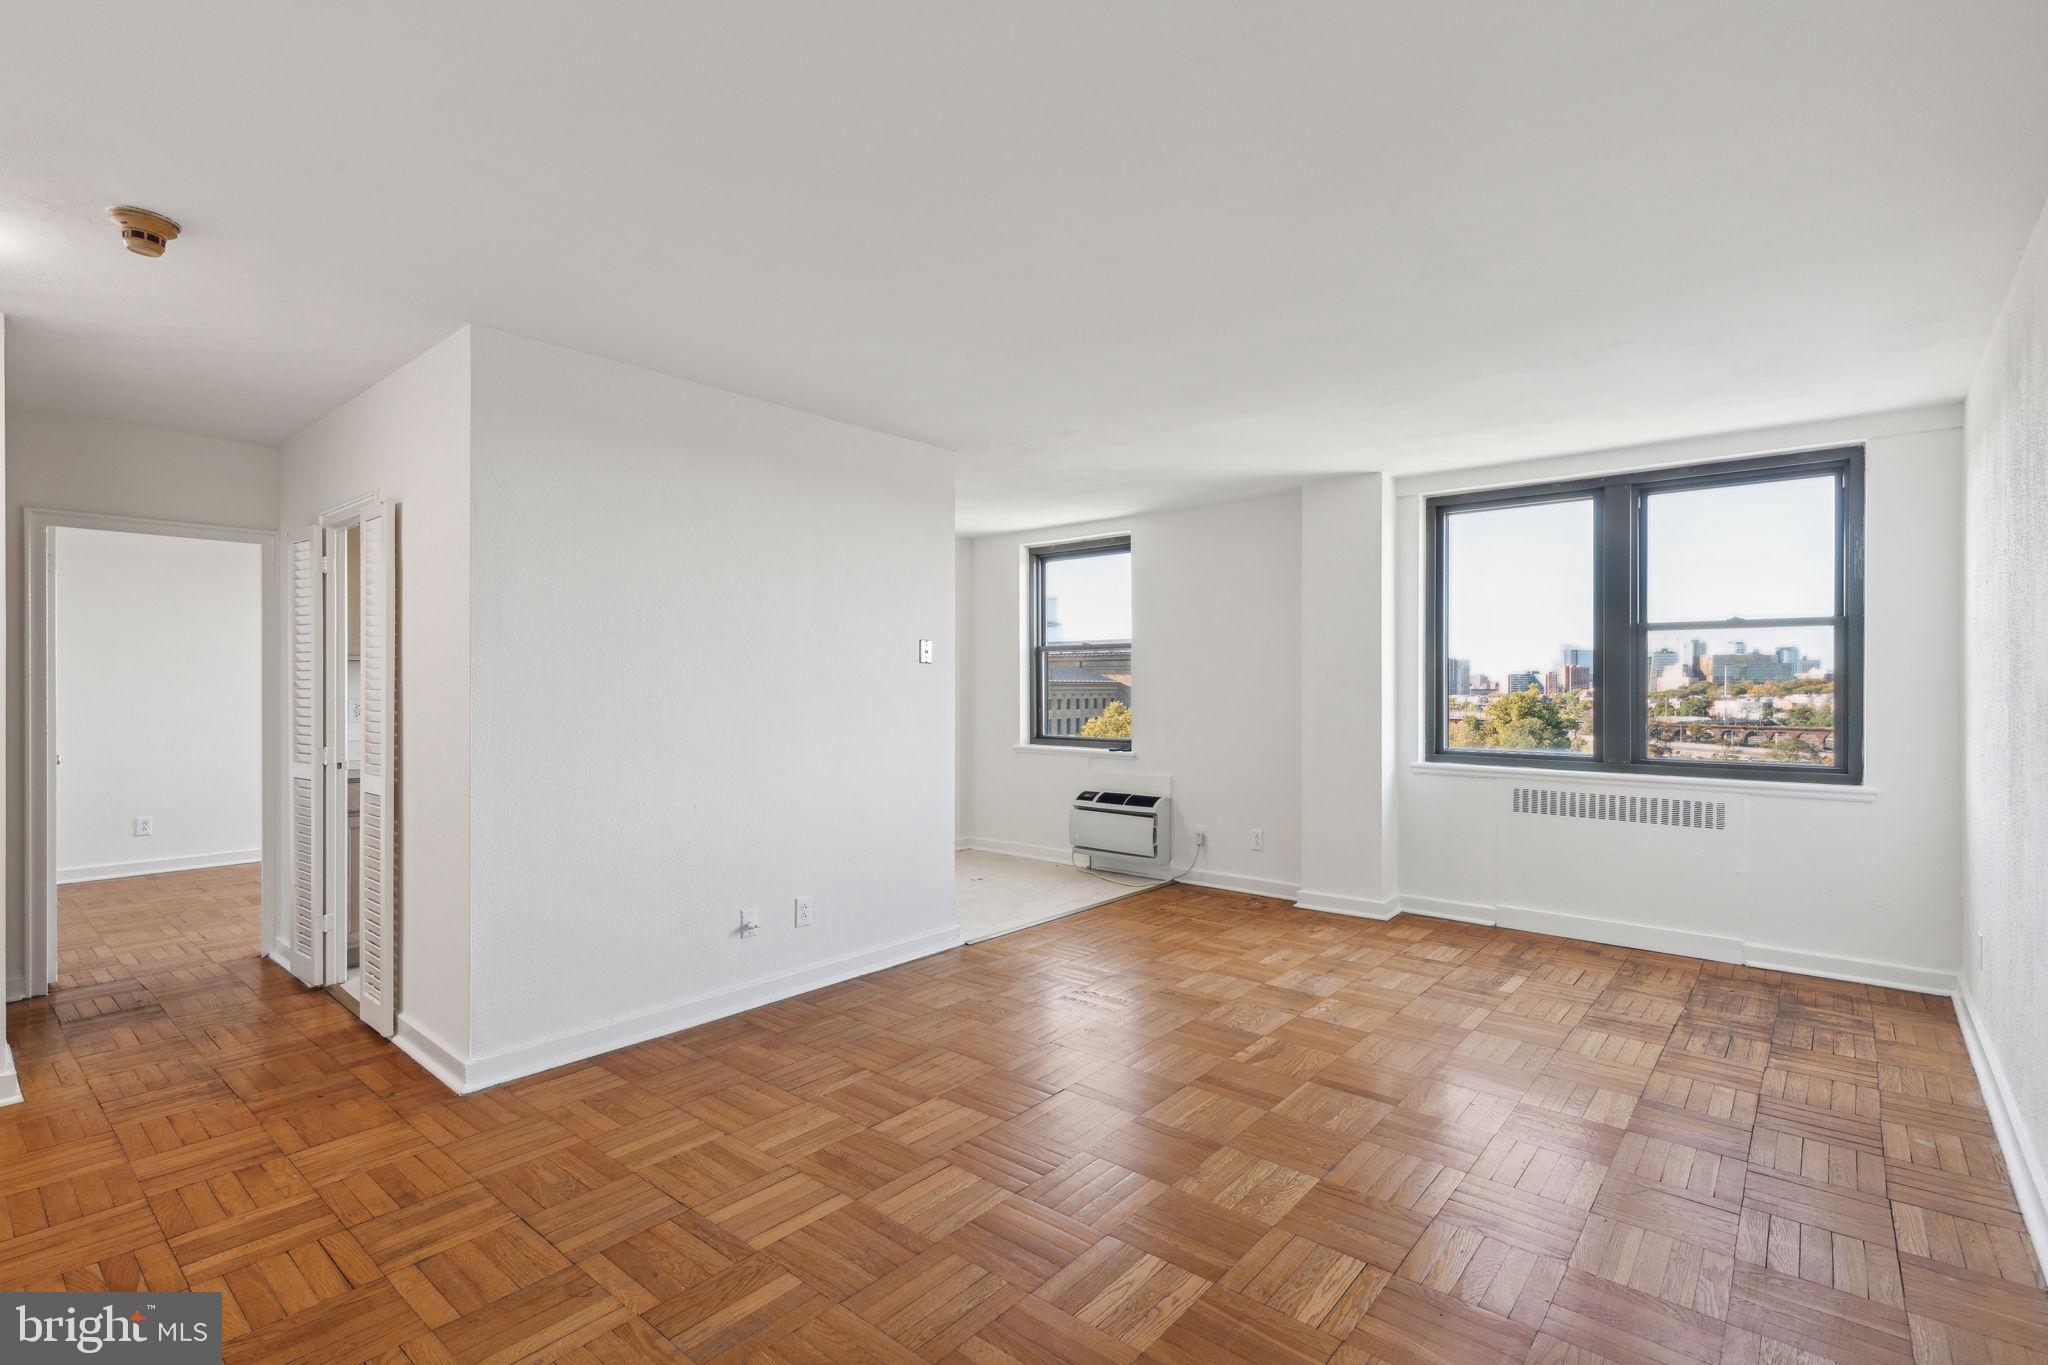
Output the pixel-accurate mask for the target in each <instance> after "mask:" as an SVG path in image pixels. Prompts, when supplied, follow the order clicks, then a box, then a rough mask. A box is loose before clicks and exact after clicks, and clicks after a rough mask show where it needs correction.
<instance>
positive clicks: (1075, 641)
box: [1031, 537, 1131, 749]
mask: <svg viewBox="0 0 2048 1365" xmlns="http://www.w3.org/2000/svg"><path fill="white" fill-rule="evenodd" d="M1031 742H1032V743H1034V744H1071V745H1088V746H1094V747H1098V748H1103V749H1128V748H1130V747H1131V542H1130V539H1129V538H1128V537H1118V538H1116V539H1112V540H1091V541H1086V542H1081V543H1075V544H1067V545H1054V546H1046V547H1044V548H1042V549H1037V550H1033V551H1032V552H1031Z"/></svg>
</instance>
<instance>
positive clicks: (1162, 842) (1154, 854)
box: [1067, 791, 1173, 878]
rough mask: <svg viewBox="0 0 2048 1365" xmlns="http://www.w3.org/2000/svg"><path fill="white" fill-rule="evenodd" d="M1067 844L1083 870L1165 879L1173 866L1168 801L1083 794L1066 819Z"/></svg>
mask: <svg viewBox="0 0 2048 1365" xmlns="http://www.w3.org/2000/svg"><path fill="white" fill-rule="evenodd" d="M1067 840H1068V842H1069V843H1071V844H1073V846H1074V852H1075V853H1077V854H1079V853H1085V854H1087V855H1088V866H1090V867H1099V868H1102V869H1103V870H1104V871H1108V872H1131V873H1136V874H1137V875H1138V876H1141V877H1162V878H1163V877H1168V876H1171V875H1172V873H1171V872H1169V871H1168V868H1169V867H1170V866H1171V865H1172V863H1173V798H1172V797H1170V796H1146V795H1141V794H1139V793H1137V792H1105V791H1089V792H1082V793H1081V794H1080V795H1079V796H1076V797H1075V798H1074V808H1073V810H1071V811H1070V812H1068V814H1067Z"/></svg>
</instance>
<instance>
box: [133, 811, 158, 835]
mask: <svg viewBox="0 0 2048 1365" xmlns="http://www.w3.org/2000/svg"><path fill="white" fill-rule="evenodd" d="M154 833H156V817H155V816H154V815H138V816H136V817H135V837H136V838H138V839H140V838H142V837H143V836H144V835H145V834H154Z"/></svg>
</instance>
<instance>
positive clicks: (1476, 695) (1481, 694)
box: [1465, 673, 1500, 706]
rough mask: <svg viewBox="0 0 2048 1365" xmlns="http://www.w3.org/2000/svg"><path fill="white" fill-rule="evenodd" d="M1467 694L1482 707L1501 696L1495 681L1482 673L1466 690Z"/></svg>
mask: <svg viewBox="0 0 2048 1365" xmlns="http://www.w3.org/2000/svg"><path fill="white" fill-rule="evenodd" d="M1465 694H1466V695H1467V696H1469V697H1471V698H1472V700H1474V701H1476V702H1478V703H1479V704H1480V705H1481V706H1484V705H1485V704H1486V703H1488V702H1490V701H1492V700H1493V699H1494V698H1495V697H1497V696H1499V695H1500V688H1499V687H1497V686H1495V685H1494V681H1493V679H1491V678H1489V677H1487V676H1486V675H1485V674H1484V673H1481V674H1480V675H1479V676H1478V677H1476V678H1474V679H1472V682H1471V684H1470V685H1469V686H1468V687H1467V688H1466V693H1465Z"/></svg>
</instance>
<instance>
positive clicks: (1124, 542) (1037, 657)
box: [1025, 536, 1136, 753]
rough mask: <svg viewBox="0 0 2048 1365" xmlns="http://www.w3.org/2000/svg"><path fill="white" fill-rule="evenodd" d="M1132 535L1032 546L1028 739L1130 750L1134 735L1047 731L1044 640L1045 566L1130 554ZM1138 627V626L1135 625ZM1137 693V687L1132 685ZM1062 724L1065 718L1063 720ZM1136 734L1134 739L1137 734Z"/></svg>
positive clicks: (1118, 642)
mask: <svg viewBox="0 0 2048 1365" xmlns="http://www.w3.org/2000/svg"><path fill="white" fill-rule="evenodd" d="M1130 553H1132V550H1131V538H1130V537H1129V536H1101V537H1098V538H1097V539H1094V540H1080V541H1067V542H1064V543H1062V544H1057V545H1040V546H1034V547H1032V549H1031V600H1030V615H1031V636H1030V640H1029V642H1028V644H1027V647H1026V661H1027V666H1028V668H1029V669H1030V673H1031V686H1030V694H1031V696H1030V707H1031V713H1030V717H1029V720H1028V722H1027V724H1026V726H1025V734H1026V737H1027V739H1026V742H1027V743H1031V744H1047V745H1053V746H1056V747H1058V748H1062V749H1077V748H1079V749H1102V750H1105V751H1108V752H1112V753H1128V752H1129V751H1130V749H1131V744H1132V740H1131V739H1090V738H1088V737H1087V736H1086V735H1083V734H1082V733H1081V727H1080V726H1079V725H1078V724H1076V725H1074V726H1073V727H1072V729H1073V733H1071V734H1048V733H1047V732H1046V728H1047V727H1046V719H1047V717H1046V697H1047V684H1046V676H1045V672H1046V662H1045V655H1046V643H1045V566H1046V565H1047V564H1048V563H1053V562H1056V561H1058V560H1062V559H1089V558H1093V557H1095V556H1097V555H1111V554H1130ZM1134 629H1135V627H1134ZM1060 643H1061V644H1062V645H1068V646H1072V645H1123V646H1125V647H1126V648H1134V646H1133V642H1132V641H1129V640H1062V641H1061V642H1060ZM1133 692H1134V693H1135V688H1134V689H1133ZM1061 724H1062V725H1064V724H1065V722H1061ZM1135 737H1136V736H1135V734H1134V735H1133V737H1132V738H1133V739H1134V738H1135Z"/></svg>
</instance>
